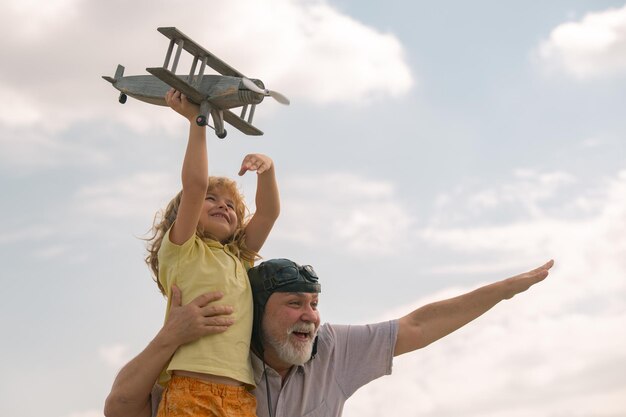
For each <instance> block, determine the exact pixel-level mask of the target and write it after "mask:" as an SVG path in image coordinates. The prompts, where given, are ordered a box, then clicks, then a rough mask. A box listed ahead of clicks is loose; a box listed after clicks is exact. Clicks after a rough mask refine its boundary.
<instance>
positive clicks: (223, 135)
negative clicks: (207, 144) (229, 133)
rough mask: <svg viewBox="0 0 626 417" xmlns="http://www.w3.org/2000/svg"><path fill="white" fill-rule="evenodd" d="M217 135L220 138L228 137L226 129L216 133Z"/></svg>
mask: <svg viewBox="0 0 626 417" xmlns="http://www.w3.org/2000/svg"><path fill="white" fill-rule="evenodd" d="M216 135H217V137H218V138H220V139H224V138H225V137H226V129H224V131H223V132H222V133H216Z"/></svg>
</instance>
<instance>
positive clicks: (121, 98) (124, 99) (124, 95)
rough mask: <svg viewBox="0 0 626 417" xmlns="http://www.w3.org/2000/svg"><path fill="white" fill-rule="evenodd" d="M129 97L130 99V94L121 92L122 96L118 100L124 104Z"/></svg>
mask: <svg viewBox="0 0 626 417" xmlns="http://www.w3.org/2000/svg"><path fill="white" fill-rule="evenodd" d="M127 99H128V96H126V94H124V93H120V98H118V99H117V101H119V102H120V103H121V104H124V103H126V100H127Z"/></svg>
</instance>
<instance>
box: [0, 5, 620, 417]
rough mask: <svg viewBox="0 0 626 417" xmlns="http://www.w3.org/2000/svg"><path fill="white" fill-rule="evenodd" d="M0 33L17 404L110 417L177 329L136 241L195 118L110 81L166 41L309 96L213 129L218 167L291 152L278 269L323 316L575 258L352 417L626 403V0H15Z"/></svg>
mask: <svg viewBox="0 0 626 417" xmlns="http://www.w3.org/2000/svg"><path fill="white" fill-rule="evenodd" d="M121 10H124V11H123V12H121ZM0 23H1V25H0V27H1V28H2V29H0V30H1V31H2V36H1V37H0V53H1V54H2V56H3V62H4V65H2V66H1V68H0V89H1V90H2V92H3V93H2V100H0V185H1V187H2V190H3V194H4V197H3V199H2V204H1V205H0V215H2V217H3V218H4V219H5V220H6V221H5V222H3V224H2V226H0V254H1V255H0V256H1V259H2V265H3V268H2V273H1V275H0V280H1V281H0V282H1V283H2V287H3V292H4V294H5V297H4V300H3V303H2V304H1V307H0V317H1V318H0V320H1V321H2V322H1V324H2V326H1V327H2V329H3V337H2V340H3V342H4V343H2V347H1V348H0V353H1V354H2V356H3V357H4V358H5V363H4V370H5V378H3V379H2V382H0V415H11V416H16V417H22V416H24V417H26V416H32V415H38V414H45V415H48V416H53V417H100V416H102V411H101V410H102V406H103V402H104V398H105V397H106V395H107V393H108V391H109V389H110V386H111V383H112V381H113V378H114V377H115V375H116V373H117V371H118V370H119V368H120V367H121V366H122V365H123V364H124V363H125V362H126V361H127V360H129V359H130V358H131V357H132V356H133V355H135V354H136V353H138V352H139V351H140V350H141V349H142V348H143V347H144V346H145V345H146V344H147V342H148V341H149V340H150V339H151V337H152V336H153V335H154V334H155V333H156V331H157V330H158V328H159V327H160V324H161V323H162V319H163V312H164V300H163V299H162V298H161V297H160V295H159V293H158V290H157V288H156V285H155V284H154V283H153V282H152V281H151V278H150V275H149V271H148V268H147V267H146V266H145V265H144V264H143V261H142V259H143V256H144V245H143V242H142V241H141V237H144V236H145V235H146V232H147V231H148V229H149V227H150V225H151V221H152V218H153V216H154V213H155V212H156V211H157V210H158V209H159V208H161V207H163V206H164V205H165V203H166V202H167V201H168V200H169V199H170V198H171V197H172V196H173V195H174V194H175V193H176V191H177V190H178V188H179V187H180V180H179V178H180V176H179V175H180V163H181V161H182V155H183V152H184V146H185V141H186V132H187V128H186V125H185V121H184V120H183V119H182V118H181V117H180V116H178V115H176V114H174V113H173V112H172V111H170V110H168V109H166V108H163V107H157V106H150V105H147V104H145V103H140V102H137V101H134V100H132V99H129V101H128V103H126V104H125V105H124V106H121V105H120V104H118V102H117V92H116V90H114V89H113V88H112V87H111V86H110V85H109V84H108V83H107V82H105V81H104V80H102V79H101V76H102V75H113V73H114V72H115V67H116V66H117V64H123V65H124V66H125V67H126V74H129V75H130V74H145V73H146V72H145V68H146V67H151V66H158V65H161V64H162V62H163V56H164V53H165V49H166V47H167V40H166V38H164V37H163V36H162V35H160V34H159V33H158V32H157V31H156V28H157V27H159V26H176V27H178V28H179V29H180V30H182V31H183V32H185V33H186V34H188V35H189V36H191V37H192V38H193V39H194V40H196V41H197V42H198V43H200V44H201V45H203V46H204V47H205V48H206V49H208V50H210V51H212V52H213V53H215V54H216V55H218V56H219V57H221V58H222V59H224V60H225V61H226V62H228V63H229V64H231V65H232V66H233V67H235V68H237V69H238V70H239V71H241V72H243V73H245V74H246V75H248V76H250V77H254V78H260V79H262V80H263V81H264V82H265V84H266V86H268V87H269V88H271V89H275V90H278V91H281V92H282V93H284V94H285V95H287V96H288V97H289V98H290V99H291V101H292V105H291V106H289V107H283V106H280V105H279V104H277V103H275V102H273V101H272V100H269V99H267V100H266V101H264V102H263V104H262V105H261V106H259V107H258V108H257V113H256V116H255V124H256V125H257V126H258V127H259V128H260V129H261V130H263V131H264V132H265V135H264V136H262V137H256V138H252V137H246V136H244V135H243V134H240V133H238V132H237V131H236V130H235V129H233V128H231V129H229V136H228V137H227V139H226V140H223V141H222V140H219V139H217V138H215V137H211V138H210V140H209V163H210V170H211V172H212V173H214V174H217V175H229V176H235V175H236V173H237V171H238V166H239V164H240V161H241V159H242V158H243V156H244V155H245V154H246V153H249V152H262V153H266V154H268V155H270V156H271V157H272V158H273V159H274V161H275V163H276V169H277V175H278V180H279V185H280V189H281V198H282V213H281V218H280V219H279V221H278V223H277V225H276V227H275V229H274V231H273V233H272V235H271V236H270V238H269V240H268V243H267V244H266V246H265V247H264V249H263V252H262V255H263V256H264V257H265V258H272V257H288V258H292V259H294V260H296V261H298V262H300V263H306V264H312V265H314V266H315V269H316V270H317V272H318V274H319V275H320V276H321V278H322V282H323V294H322V299H321V305H320V309H321V312H322V318H323V320H324V321H328V322H333V323H364V322H371V321H379V320H383V319H388V318H395V317H399V316H401V315H404V314H406V313H407V312H409V311H411V310H412V309H414V308H416V307H417V306H419V305H421V304H423V303H426V302H429V301H433V300H437V299H440V298H443V297H450V296H454V295H458V294H459V293H462V292H465V291H469V290H471V289H473V288H476V287H477V286H479V285H481V284H484V283H486V282H489V281H492V280H496V279H499V278H505V277H508V276H511V275H514V274H516V273H519V272H523V271H525V270H527V269H530V268H532V267H535V266H537V265H540V264H542V263H543V262H545V261H546V260H548V259H550V258H554V259H555V260H556V266H555V268H554V269H553V273H552V274H551V275H550V277H549V279H548V280H547V281H546V282H544V283H542V284H541V285H540V286H537V287H535V288H533V289H532V290H531V291H529V292H528V293H525V294H522V295H520V296H518V297H515V298H514V299H513V300H510V301H507V302H505V303H502V304H500V305H498V306H496V308H495V309H494V310H493V311H491V312H490V313H488V314H487V315H486V316H484V317H482V318H480V319H479V320H477V321H476V322H474V323H472V324H470V325H469V326H467V327H466V328H464V329H462V330H461V331H459V332H457V333H455V334H454V335H452V336H450V337H448V338H446V339H444V340H441V341H439V342H437V343H436V344H433V345H432V346H429V347H427V348H426V349H423V350H421V351H418V352H415V353H413V354H410V355H405V356H403V357H400V358H397V359H396V361H395V362H394V364H395V365H394V373H393V375H392V376H389V377H385V378H382V379H380V380H378V381H376V382H375V383H373V384H371V385H369V386H367V387H366V388H364V389H362V390H361V391H359V392H358V393H357V394H356V395H355V396H354V397H353V398H352V399H350V400H349V402H348V404H347V405H346V410H345V412H344V415H345V416H346V417H351V416H356V415H360V416H377V415H380V414H381V413H382V412H383V411H384V412H386V413H387V414H390V415H403V416H426V417H444V416H452V415H459V414H461V413H462V414H463V415H465V416H470V417H474V416H476V417H477V416H480V417H485V416H487V417H517V416H528V415H532V416H538V417H557V416H564V415H567V416H581V417H582V416H593V417H616V416H623V415H624V413H626V402H625V401H624V398H626V379H625V378H624V375H626V365H624V364H626V357H625V356H626V355H625V353H624V352H626V336H624V332H623V329H624V327H625V326H626V301H625V300H626V280H625V279H624V277H625V276H626V256H624V254H625V253H626V237H625V236H626V145H625V140H624V137H625V135H626V122H625V120H626V117H624V109H625V108H626V103H625V99H624V97H626V35H625V34H626V4H625V3H624V2H618V1H599V0H594V1H593V2H591V1H562V0H558V1H551V2H549V3H547V4H546V2H539V1H530V2H529V1H524V2H520V1H516V2H506V3H502V2H495V1H476V2H471V3H467V2H451V1H442V2H436V3H434V2H411V3H409V2H400V1H391V2H389V1H388V2H362V1H354V0H342V1H321V0H307V1H291V0H270V1H266V2H262V3H261V2H252V1H244V0H230V1H212V2H199V1H195V0H194V1H188V2H180V1H162V0H160V1H151V2H148V1H145V0H141V1H136V2H133V3H132V4H128V3H127V2H122V1H119V0H116V1H110V2H96V1H93V0H58V1H48V2H45V3H43V4H39V2H36V1H34V0H28V1H25V0H21V1H17V0H1V2H0ZM183 62H185V61H183ZM181 65H182V64H181ZM227 129H228V127H227ZM240 183H241V187H242V190H243V191H244V193H245V194H246V196H247V200H248V201H249V202H250V203H251V202H253V196H254V185H255V178H254V176H253V175H249V174H248V175H247V176H245V177H243V178H241V179H240Z"/></svg>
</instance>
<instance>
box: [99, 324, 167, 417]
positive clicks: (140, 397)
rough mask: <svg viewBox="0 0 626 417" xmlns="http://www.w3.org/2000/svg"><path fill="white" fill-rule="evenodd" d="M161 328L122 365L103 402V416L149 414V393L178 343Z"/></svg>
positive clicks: (123, 416) (119, 416)
mask: <svg viewBox="0 0 626 417" xmlns="http://www.w3.org/2000/svg"><path fill="white" fill-rule="evenodd" d="M170 339H171V338H170V337H169V336H168V335H167V334H166V333H165V332H164V331H163V330H162V331H161V332H159V334H157V336H156V337H155V338H154V339H153V340H152V341H151V342H150V344H149V345H148V346H147V347H146V348H145V349H144V350H143V351H142V352H141V353H140V354H139V355H137V356H136V357H135V358H134V359H132V360H131V361H130V362H129V363H128V364H126V366H124V367H123V368H122V369H121V370H120V372H119V374H118V375H117V377H116V378H115V381H114V382H113V387H112V388H111V393H110V394H109V396H108V397H107V399H106V402H105V405H104V414H105V415H106V416H107V417H150V415H151V403H150V392H151V391H152V387H153V386H154V384H155V383H156V381H157V378H158V377H159V374H160V373H161V370H162V369H163V368H164V367H165V365H166V364H167V363H168V361H169V360H170V358H171V357H172V355H173V354H174V352H175V351H176V349H177V348H178V346H177V345H176V344H175V343H174V342H173V341H172V340H170Z"/></svg>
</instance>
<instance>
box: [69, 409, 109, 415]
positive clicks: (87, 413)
mask: <svg viewBox="0 0 626 417" xmlns="http://www.w3.org/2000/svg"><path fill="white" fill-rule="evenodd" d="M66 417H103V413H102V411H101V410H85V411H75V412H72V413H70V414H68V415H67V416H66Z"/></svg>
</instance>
